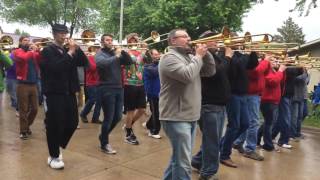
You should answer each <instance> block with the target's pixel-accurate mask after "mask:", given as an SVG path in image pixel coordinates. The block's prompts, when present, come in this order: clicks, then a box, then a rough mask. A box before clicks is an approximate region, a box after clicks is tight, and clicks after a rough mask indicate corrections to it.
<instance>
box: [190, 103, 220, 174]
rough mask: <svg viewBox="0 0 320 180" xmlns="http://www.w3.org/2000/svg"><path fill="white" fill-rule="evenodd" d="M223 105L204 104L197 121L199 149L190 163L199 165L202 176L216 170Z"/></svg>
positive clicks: (218, 159) (214, 172)
mask: <svg viewBox="0 0 320 180" xmlns="http://www.w3.org/2000/svg"><path fill="white" fill-rule="evenodd" d="M225 113H226V108H225V106H216V105H204V106H202V109H201V118H200V121H199V126H200V130H201V131H202V145H201V147H200V151H199V152H198V153H197V154H196V155H195V156H193V158H192V164H193V165H195V166H196V167H199V168H200V167H201V171H200V174H201V175H202V176H205V177H207V176H212V175H214V174H216V173H217V172H218V169H219V163H220V157H219V156H220V155H219V153H220V152H219V151H220V140H221V136H222V131H223V125H224V119H225Z"/></svg>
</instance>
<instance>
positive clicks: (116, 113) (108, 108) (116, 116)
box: [98, 86, 123, 147]
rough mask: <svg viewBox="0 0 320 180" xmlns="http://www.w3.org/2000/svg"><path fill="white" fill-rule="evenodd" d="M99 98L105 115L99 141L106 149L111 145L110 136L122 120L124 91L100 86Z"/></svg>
mask: <svg viewBox="0 0 320 180" xmlns="http://www.w3.org/2000/svg"><path fill="white" fill-rule="evenodd" d="M98 98H99V99H100V100H101V106H102V110H103V114H104V119H103V122H102V126H101V133H100V136H99V140H100V145H101V147H104V146H106V145H107V144H109V135H110V133H111V131H112V130H113V129H114V128H115V127H116V125H117V124H118V122H119V121H120V120H121V118H122V110H123V89H122V88H109V87H106V86H98Z"/></svg>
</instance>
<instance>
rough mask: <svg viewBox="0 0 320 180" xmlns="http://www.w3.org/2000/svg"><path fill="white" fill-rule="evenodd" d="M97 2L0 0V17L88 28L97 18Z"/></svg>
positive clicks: (11, 20) (16, 20) (26, 22)
mask: <svg viewBox="0 0 320 180" xmlns="http://www.w3.org/2000/svg"><path fill="white" fill-rule="evenodd" d="M95 2H97V1H90V2H89V1H86V0H23V1H21V0H2V1H1V2H0V15H1V16H2V17H4V18H5V19H6V20H7V21H8V22H19V23H25V24H28V25H40V26H47V25H51V26H52V25H53V24H55V23H61V24H65V25H68V26H69V27H70V29H71V32H70V34H72V33H73V30H74V28H76V30H77V29H78V28H89V27H91V26H93V23H92V20H93V19H94V18H95V17H96V16H97V14H98V12H97V11H95V10H94V9H95V7H97V4H96V3H95Z"/></svg>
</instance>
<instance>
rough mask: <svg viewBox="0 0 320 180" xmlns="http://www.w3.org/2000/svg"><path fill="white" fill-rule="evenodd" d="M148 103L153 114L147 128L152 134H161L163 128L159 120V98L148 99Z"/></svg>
mask: <svg viewBox="0 0 320 180" xmlns="http://www.w3.org/2000/svg"><path fill="white" fill-rule="evenodd" d="M148 102H149V104H150V111H151V112H152V114H151V116H150V119H149V121H148V122H147V128H148V129H149V130H150V133H151V134H153V135H155V134H159V131H160V128H161V124H160V120H159V98H158V97H148Z"/></svg>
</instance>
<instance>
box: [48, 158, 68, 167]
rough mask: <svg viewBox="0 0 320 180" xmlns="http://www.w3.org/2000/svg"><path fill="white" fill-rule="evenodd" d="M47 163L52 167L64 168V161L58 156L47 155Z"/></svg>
mask: <svg viewBox="0 0 320 180" xmlns="http://www.w3.org/2000/svg"><path fill="white" fill-rule="evenodd" d="M48 165H49V166H50V167H51V168H52V169H63V168H64V163H63V161H62V160H61V159H59V158H52V157H48Z"/></svg>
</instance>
